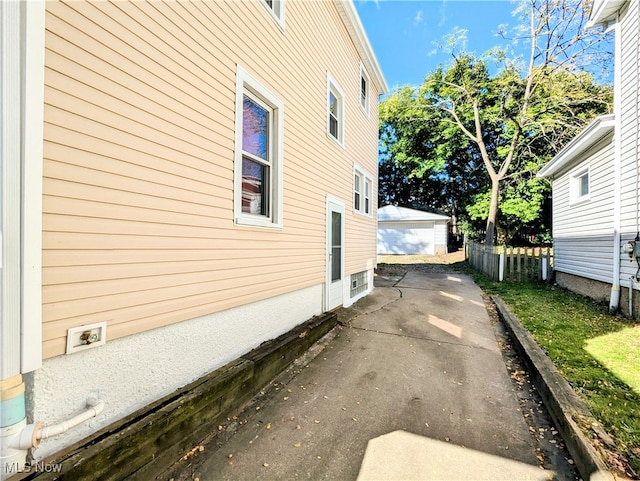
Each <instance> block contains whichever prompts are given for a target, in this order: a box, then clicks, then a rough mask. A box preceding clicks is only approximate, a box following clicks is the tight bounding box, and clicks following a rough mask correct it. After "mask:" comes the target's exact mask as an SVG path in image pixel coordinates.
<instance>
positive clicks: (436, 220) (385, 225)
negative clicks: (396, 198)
mask: <svg viewBox="0 0 640 481" xmlns="http://www.w3.org/2000/svg"><path fill="white" fill-rule="evenodd" d="M448 222H449V217H447V216H446V215H441V214H434V213H432V212H424V211H421V210H415V209H408V208H406V207H398V206H395V205H387V206H385V207H381V208H380V209H378V254H427V255H435V254H446V253H447V237H448V229H447V223H448Z"/></svg>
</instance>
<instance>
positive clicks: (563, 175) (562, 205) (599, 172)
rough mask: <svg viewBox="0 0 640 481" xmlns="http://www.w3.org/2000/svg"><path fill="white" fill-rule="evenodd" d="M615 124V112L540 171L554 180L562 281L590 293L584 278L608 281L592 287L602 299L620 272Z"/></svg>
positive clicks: (555, 232) (558, 270)
mask: <svg viewBox="0 0 640 481" xmlns="http://www.w3.org/2000/svg"><path fill="white" fill-rule="evenodd" d="M614 123H615V120H614V116H613V115H612V114H611V115H603V116H601V117H598V118H597V119H595V120H594V121H593V122H592V123H591V124H589V125H588V126H587V127H586V128H585V129H584V130H583V131H582V132H580V134H579V135H577V136H576V137H575V138H574V139H573V140H572V141H571V142H570V143H569V144H568V145H566V146H565V147H564V148H563V149H562V150H561V151H560V152H558V154H557V155H556V156H555V157H554V158H553V159H552V160H551V161H550V162H549V163H548V164H547V165H546V166H545V167H544V168H543V169H542V170H541V171H540V173H539V174H538V175H539V176H540V177H552V178H553V180H552V185H553V242H554V270H555V272H556V280H557V282H558V283H559V284H561V285H563V286H564V287H568V288H572V289H573V290H577V291H581V292H583V293H584V294H587V292H585V288H586V285H587V284H588V283H587V282H586V281H583V280H582V279H583V278H585V279H591V280H595V281H599V282H601V283H604V284H603V286H602V289H595V290H593V288H594V287H595V286H591V290H592V292H591V295H592V296H593V297H597V298H600V299H605V298H608V295H609V290H608V289H607V285H611V284H612V283H613V275H614V273H613V251H614V249H613V246H614V222H613V211H614V202H613V199H614V190H615V189H614V175H613V168H612V167H613V164H614V160H615V159H614V157H615V156H614V150H615V149H614V140H613V131H614ZM574 277H575V278H574ZM578 284H580V285H581V287H580V286H579V285H578Z"/></svg>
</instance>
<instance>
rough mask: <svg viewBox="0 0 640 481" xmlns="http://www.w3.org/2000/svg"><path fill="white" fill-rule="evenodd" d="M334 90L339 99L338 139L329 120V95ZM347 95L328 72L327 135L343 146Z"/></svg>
mask: <svg viewBox="0 0 640 481" xmlns="http://www.w3.org/2000/svg"><path fill="white" fill-rule="evenodd" d="M331 92H333V94H334V95H335V96H336V98H337V99H338V115H339V117H338V138H337V139H336V138H335V137H334V136H333V135H332V134H331V130H330V122H329V107H330V106H329V98H330V97H329V95H330V93H331ZM345 110H346V109H345V95H344V91H343V90H342V89H341V88H340V85H339V84H338V82H336V80H335V79H334V78H333V76H332V75H331V74H330V73H329V72H327V103H326V108H325V116H326V120H327V137H329V138H330V139H331V140H333V141H334V142H335V143H337V144H338V145H340V146H341V147H342V148H344V147H345V143H344V132H345V128H344V127H345Z"/></svg>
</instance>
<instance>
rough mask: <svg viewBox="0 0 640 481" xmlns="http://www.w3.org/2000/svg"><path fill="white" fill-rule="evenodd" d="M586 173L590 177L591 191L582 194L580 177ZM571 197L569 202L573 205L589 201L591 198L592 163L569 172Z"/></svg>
mask: <svg viewBox="0 0 640 481" xmlns="http://www.w3.org/2000/svg"><path fill="white" fill-rule="evenodd" d="M584 174H587V176H588V179H589V192H588V193H587V194H585V195H580V194H579V192H580V186H579V185H578V183H579V181H580V180H579V179H580V178H581V177H582V176H583V175H584ZM569 199H570V201H569V203H570V204H571V205H574V204H580V203H583V202H587V201H589V200H590V199H591V166H590V165H584V166H582V167H579V168H577V169H575V170H573V171H572V172H571V173H570V174H569Z"/></svg>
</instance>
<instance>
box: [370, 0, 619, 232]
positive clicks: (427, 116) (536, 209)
mask: <svg viewBox="0 0 640 481" xmlns="http://www.w3.org/2000/svg"><path fill="white" fill-rule="evenodd" d="M518 11H519V12H520V14H521V15H523V16H524V17H526V19H527V22H526V23H523V24H522V25H521V26H519V28H517V29H515V33H514V34H513V35H514V36H513V37H511V40H514V41H518V42H528V45H529V46H530V49H529V56H528V58H526V59H523V58H522V57H518V56H515V55H510V50H509V49H508V48H504V49H499V48H496V49H493V50H492V51H491V52H489V53H488V54H486V55H485V56H483V57H480V58H477V57H475V56H474V55H472V54H469V53H466V52H464V51H461V50H460V49H459V45H460V39H461V38H462V36H463V32H462V33H461V32H460V31H457V32H455V35H454V36H453V37H452V38H450V39H448V41H447V48H448V49H449V50H450V52H451V54H452V58H453V63H452V65H451V66H450V67H449V68H446V69H445V68H444V67H442V66H441V67H439V68H438V69H436V70H435V71H434V72H432V73H431V74H429V75H428V76H427V78H426V79H425V81H424V83H423V84H422V85H421V86H419V87H416V88H412V87H405V88H402V89H399V90H398V91H396V92H395V93H394V94H393V95H392V96H390V97H388V98H387V99H386V100H385V101H384V102H383V104H382V106H381V110H380V113H381V150H382V152H383V154H384V155H387V156H388V157H389V158H392V159H393V160H394V162H395V164H396V165H401V164H403V165H409V166H413V170H412V173H411V174H410V175H413V176H417V177H424V176H425V175H436V176H437V175H440V176H447V175H448V169H449V168H450V167H451V166H452V165H454V166H457V167H460V164H461V163H463V162H467V165H468V166H469V169H468V170H469V171H471V172H475V167H476V166H477V165H482V166H483V170H484V172H485V175H486V178H485V179H486V182H485V183H483V184H481V185H480V186H479V187H478V191H477V192H471V195H472V199H471V201H469V199H468V196H467V197H464V196H462V197H460V198H458V200H462V199H463V200H464V202H465V205H468V206H469V210H468V213H469V216H470V218H471V219H473V218H476V219H477V218H479V216H482V217H484V218H485V219H486V226H485V227H486V229H485V230H486V234H485V242H486V243H487V244H494V243H495V241H496V237H495V235H496V225H497V220H498V214H499V212H500V213H501V214H502V216H501V217H502V221H503V222H505V223H507V224H511V225H513V224H514V223H516V224H517V223H518V222H519V223H520V224H526V223H529V222H532V220H535V219H536V216H539V214H540V209H541V205H542V200H543V199H544V189H545V186H544V183H542V182H541V181H539V180H536V179H534V176H535V173H536V172H537V171H538V170H539V169H540V168H541V167H542V165H544V163H545V162H546V161H548V160H549V159H550V158H551V157H552V156H553V154H554V153H555V152H557V151H558V150H559V149H560V148H561V147H562V146H563V145H564V144H566V142H568V141H569V140H570V139H571V138H572V137H573V136H574V135H575V134H576V133H577V131H578V130H580V129H581V128H582V127H584V125H585V124H586V123H587V122H588V121H589V120H590V119H592V118H593V117H594V116H596V115H598V114H601V113H604V112H608V111H610V109H611V101H612V95H611V89H610V88H609V87H607V86H603V85H600V84H598V83H597V82H596V81H595V78H594V74H593V73H587V72H586V71H585V68H586V67H588V66H593V65H598V63H597V62H606V61H607V59H609V58H610V57H609V55H610V52H609V51H608V49H607V48H603V45H604V46H606V45H608V44H607V43H606V42H607V38H606V36H604V35H603V34H601V33H600V32H594V31H591V30H587V29H586V28H585V24H586V20H587V18H588V14H587V12H586V11H585V10H584V8H583V5H582V2H580V1H579V0H524V1H523V2H522V3H521V4H520V6H519V9H518ZM501 34H502V35H503V37H504V38H505V39H507V38H509V35H510V34H509V33H508V32H507V31H506V30H502V31H501ZM594 62H595V63H594ZM492 65H493V66H494V68H493V69H492V68H491V66H492ZM494 71H495V73H494ZM458 172H459V173H464V169H462V170H460V169H458ZM475 178H476V179H482V176H476V177H475ZM501 200H502V202H503V208H501V209H500V201H501ZM516 221H517V222H516ZM505 227H507V228H505V229H503V232H505V233H506V232H508V231H509V230H513V229H509V227H510V225H506V226H505ZM505 235H506V234H505Z"/></svg>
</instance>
